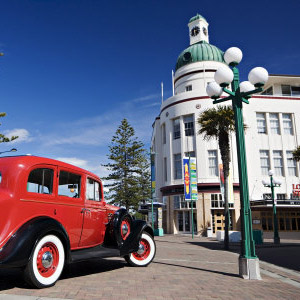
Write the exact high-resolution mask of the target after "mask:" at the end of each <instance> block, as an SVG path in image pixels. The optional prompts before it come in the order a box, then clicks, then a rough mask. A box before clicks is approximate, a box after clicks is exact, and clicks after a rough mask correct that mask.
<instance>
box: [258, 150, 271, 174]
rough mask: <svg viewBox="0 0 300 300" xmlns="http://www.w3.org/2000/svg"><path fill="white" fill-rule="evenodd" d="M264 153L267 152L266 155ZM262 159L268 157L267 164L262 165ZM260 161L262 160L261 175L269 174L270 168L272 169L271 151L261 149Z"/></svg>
mask: <svg viewBox="0 0 300 300" xmlns="http://www.w3.org/2000/svg"><path fill="white" fill-rule="evenodd" d="M263 153H267V155H266V156H262V154H263ZM262 159H267V162H268V163H267V166H263V165H262ZM259 161H260V171H261V175H263V176H269V170H270V151H269V150H265V149H260V150H259Z"/></svg>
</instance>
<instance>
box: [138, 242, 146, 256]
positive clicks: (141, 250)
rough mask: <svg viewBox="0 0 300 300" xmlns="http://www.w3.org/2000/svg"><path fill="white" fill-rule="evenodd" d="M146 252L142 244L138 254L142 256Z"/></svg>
mask: <svg viewBox="0 0 300 300" xmlns="http://www.w3.org/2000/svg"><path fill="white" fill-rule="evenodd" d="M144 252H145V247H144V245H142V244H140V245H139V250H138V251H137V254H139V255H142V254H143V253H144Z"/></svg>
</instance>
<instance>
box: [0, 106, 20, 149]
mask: <svg viewBox="0 0 300 300" xmlns="http://www.w3.org/2000/svg"><path fill="white" fill-rule="evenodd" d="M5 116H6V113H5V112H2V113H0V118H3V117H5ZM0 125H1V123H0ZM17 138H18V136H12V137H10V138H8V137H6V136H5V135H4V134H1V133H0V143H8V142H11V141H13V140H15V139H17Z"/></svg>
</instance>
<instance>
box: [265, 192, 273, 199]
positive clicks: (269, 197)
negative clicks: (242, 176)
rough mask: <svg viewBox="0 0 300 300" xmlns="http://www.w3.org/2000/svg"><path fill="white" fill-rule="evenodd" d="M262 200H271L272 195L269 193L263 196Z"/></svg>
mask: <svg viewBox="0 0 300 300" xmlns="http://www.w3.org/2000/svg"><path fill="white" fill-rule="evenodd" d="M263 199H264V200H272V194H269V193H266V194H263Z"/></svg>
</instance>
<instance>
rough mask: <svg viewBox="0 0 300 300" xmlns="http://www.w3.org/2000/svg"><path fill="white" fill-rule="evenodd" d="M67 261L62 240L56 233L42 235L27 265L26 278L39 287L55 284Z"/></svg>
mask: <svg viewBox="0 0 300 300" xmlns="http://www.w3.org/2000/svg"><path fill="white" fill-rule="evenodd" d="M64 263H65V250H64V246H63V244H62V242H61V240H60V239H59V238H58V237H57V236H55V235H52V234H51V235H46V236H44V237H42V238H41V239H40V240H39V241H38V242H37V244H36V245H35V247H34V249H33V252H32V255H31V257H30V260H29V262H28V264H27V266H26V269H25V272H24V275H25V280H26V281H27V282H28V283H29V284H30V285H33V286H35V287H37V288H45V287H50V286H53V285H54V284H55V282H56V281H57V280H58V278H59V276H60V275H61V273H62V270H63V267H64Z"/></svg>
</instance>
